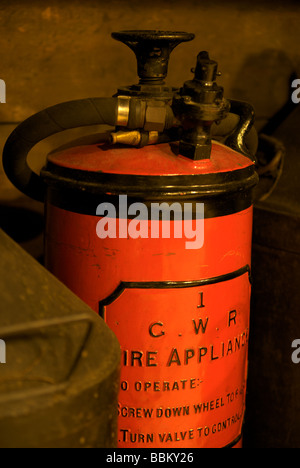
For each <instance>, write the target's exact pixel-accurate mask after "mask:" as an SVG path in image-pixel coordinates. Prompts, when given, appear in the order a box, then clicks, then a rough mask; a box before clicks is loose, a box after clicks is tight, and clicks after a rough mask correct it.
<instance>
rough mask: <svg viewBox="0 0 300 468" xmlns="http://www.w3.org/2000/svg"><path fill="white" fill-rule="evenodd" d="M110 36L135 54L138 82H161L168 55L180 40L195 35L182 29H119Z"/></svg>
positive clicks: (188, 38)
mask: <svg viewBox="0 0 300 468" xmlns="http://www.w3.org/2000/svg"><path fill="white" fill-rule="evenodd" d="M112 37H113V38H114V39H116V40H117V41H121V42H123V43H124V44H126V45H127V46H128V47H130V49H131V50H133V52H134V53H135V55H136V58H137V65H138V76H139V77H140V84H146V83H148V84H151V83H152V84H163V82H164V79H165V78H166V76H167V73H168V63H169V57H170V54H171V52H172V50H173V49H175V47H176V46H177V45H179V44H180V43H181V42H187V41H191V40H192V39H194V37H195V35H194V34H190V33H186V32H182V31H176V32H173V31H156V30H146V31H119V32H113V33H112Z"/></svg>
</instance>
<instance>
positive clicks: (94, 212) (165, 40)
mask: <svg viewBox="0 0 300 468" xmlns="http://www.w3.org/2000/svg"><path fill="white" fill-rule="evenodd" d="M112 36H113V37H114V38H115V39H117V40H119V41H122V42H124V43H125V44H127V45H128V46H129V47H130V48H131V49H132V50H133V51H134V52H135V54H136V56H137V61H138V75H139V77H140V81H139V83H138V84H135V85H132V86H128V87H124V88H120V89H119V90H118V92H117V94H116V95H115V96H114V97H112V98H94V99H85V100H79V101H73V102H67V103H63V104H59V105H57V106H54V107H51V108H48V109H46V110H44V111H42V112H40V113H38V114H36V115H34V116H33V117H31V118H29V119H28V120H26V121H25V122H24V123H22V124H21V125H20V126H19V127H17V128H16V130H14V131H13V133H12V134H11V135H10V137H9V138H8V140H7V142H6V145H5V148H4V152H3V164H4V168H5V171H6V174H7V175H8V177H9V178H10V180H11V181H12V182H13V183H14V184H15V186H16V187H18V188H19V189H20V190H22V191H23V192H24V193H25V194H27V195H29V196H30V197H32V198H35V199H37V200H40V201H44V200H45V203H46V213H47V216H46V217H47V225H46V239H45V250H46V252H45V257H46V266H47V268H48V269H49V270H50V271H51V272H53V273H54V274H55V275H56V276H57V277H58V278H59V279H60V280H61V281H62V282H64V283H65V284H66V285H67V286H68V287H69V288H70V289H71V290H73V291H74V292H75V293H76V294H77V295H78V296H80V297H81V298H82V299H83V300H84V301H85V302H86V303H87V304H89V305H90V306H91V307H92V308H93V309H94V310H95V312H97V313H99V314H100V315H101V316H102V317H103V318H104V319H105V321H106V322H107V324H108V325H109V327H110V328H111V329H112V330H113V331H114V332H115V334H116V336H117V338H118V339H119V342H120V345H121V350H122V358H121V381H120V393H119V403H118V413H119V420H118V424H119V428H118V441H119V447H125V448H134V447H136V448H137V447H139V448H141V447H142V448H143V447H167V448H168V447H173V448H182V447H186V448H189V447H200V448H202V447H203V448H205V447H213V448H218V447H239V446H240V445H241V438H242V426H243V420H244V414H245V393H246V378H247V349H248V339H249V303H250V290H251V285H250V277H251V270H250V264H251V235H252V191H253V188H254V186H255V185H256V184H257V174H256V171H255V161H254V156H253V153H254V152H255V136H254V133H255V132H254V131H253V127H252V124H253V118H254V113H253V109H252V107H251V106H250V105H249V104H246V103H241V102H237V101H233V100H227V99H225V98H224V96H223V88H222V87H220V86H219V85H218V84H217V83H216V77H217V75H218V71H217V67H218V65H217V62H215V61H213V60H211V59H210V58H209V55H208V53H207V52H200V54H199V55H198V57H197V63H196V67H195V69H194V70H192V71H193V73H194V78H193V79H192V80H189V81H186V82H185V83H184V85H183V86H182V87H181V88H180V89H177V88H172V87H169V86H167V85H166V84H165V81H164V80H165V77H166V75H167V68H168V59H169V55H170V52H171V51H172V50H173V49H174V48H175V47H176V46H177V45H178V44H179V43H180V42H184V41H190V40H192V39H193V38H194V35H193V34H188V33H184V32H163V31H122V32H118V33H113V34H112ZM95 124H106V125H111V126H113V127H115V128H114V130H112V131H111V132H107V133H104V134H101V135H96V136H93V144H88V143H87V141H86V139H84V140H83V141H80V142H77V143H75V145H74V144H73V145H69V146H67V147H65V148H63V149H59V150H57V151H54V152H52V153H51V154H50V155H48V159H47V163H46V166H45V167H44V169H43V170H42V171H41V174H40V175H37V174H34V173H33V172H32V171H31V170H30V168H29V167H28V164H27V154H28V152H29V150H30V149H31V148H32V147H33V146H34V145H35V144H36V143H37V142H38V141H40V140H42V139H43V138H45V137H47V136H49V135H52V134H54V133H57V132H61V131H62V130H65V129H68V128H74V127H79V126H83V125H95ZM213 137H214V138H213ZM89 141H90V140H89Z"/></svg>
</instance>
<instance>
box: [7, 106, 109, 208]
mask: <svg viewBox="0 0 300 468" xmlns="http://www.w3.org/2000/svg"><path fill="white" fill-rule="evenodd" d="M117 108H118V100H117V98H90V99H80V100H76V101H69V102H64V103H62V104H57V105H55V106H52V107H48V108H47V109H45V110H43V111H41V112H38V113H37V114H35V115H33V116H32V117H29V118H28V119H27V120H25V121H24V122H23V123H21V124H20V125H19V126H18V127H17V128H16V129H15V130H14V131H13V132H12V133H11V135H10V136H9V137H8V139H7V141H6V143H5V146H4V149H3V168H4V171H5V173H6V175H7V177H8V179H9V180H10V181H11V182H12V183H13V184H14V185H15V187H16V188H17V189H19V190H20V191H21V192H23V193H24V194H25V195H28V196H29V197H31V198H33V199H35V200H37V201H41V202H43V201H44V198H45V184H44V182H43V180H42V178H41V177H40V176H38V175H37V174H35V173H34V172H33V171H32V170H31V169H30V167H29V166H28V163H27V156H28V153H29V151H30V150H31V149H32V148H33V147H34V146H35V145H36V144H37V143H39V142H40V141H42V140H44V139H45V138H47V137H49V136H51V135H54V134H55V133H60V132H63V131H64V130H68V129H71V128H78V127H84V126H90V125H101V124H102V125H103V124H106V125H111V126H115V125H116V122H117Z"/></svg>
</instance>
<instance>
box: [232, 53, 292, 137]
mask: <svg viewBox="0 0 300 468" xmlns="http://www.w3.org/2000/svg"><path fill="white" fill-rule="evenodd" d="M296 69H297V67H296V64H294V63H293V62H292V60H291V59H290V58H289V56H288V55H287V54H286V52H285V51H283V50H277V49H265V50H263V51H262V52H260V53H258V54H252V55H248V56H247V57H246V58H245V60H244V63H243V65H242V67H241V68H240V70H239V72H238V74H237V75H236V77H235V78H234V80H233V83H232V87H231V89H230V90H229V92H228V94H229V95H232V96H233V97H234V98H235V99H240V100H244V101H248V102H251V103H252V105H253V106H254V108H255V112H256V127H257V130H261V129H262V128H263V127H264V126H265V125H266V123H267V121H268V119H269V118H270V117H272V116H274V115H275V114H277V113H278V112H279V111H280V110H281V109H282V108H283V107H284V108H285V107H286V106H290V107H291V108H293V107H294V105H293V102H292V100H291V95H292V88H291V82H292V81H293V80H294V79H295V78H296V77H297V72H296Z"/></svg>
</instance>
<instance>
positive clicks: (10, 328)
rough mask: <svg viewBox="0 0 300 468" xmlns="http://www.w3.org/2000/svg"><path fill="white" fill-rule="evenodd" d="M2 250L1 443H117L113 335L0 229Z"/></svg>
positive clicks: (71, 445) (116, 356)
mask: <svg viewBox="0 0 300 468" xmlns="http://www.w3.org/2000/svg"><path fill="white" fill-rule="evenodd" d="M0 255H1V263H0V279H1V281H0V298H1V308H0V343H1V347H0V447H1V448H19V447H21V448H81V447H82V448H87V447H91V448H101V447H104V448H111V447H115V446H116V444H117V441H116V436H117V431H116V420H117V397H118V390H119V362H120V346H119V343H118V341H117V339H116V337H115V335H114V334H113V333H112V332H111V331H110V329H109V328H108V327H107V325H106V324H105V323H104V321H103V320H102V319H101V318H100V317H98V316H97V315H96V314H95V313H94V312H93V311H91V310H90V309H89V307H88V306H87V305H86V304H84V303H83V302H82V301H81V300H80V299H78V298H77V297H76V296H75V295H74V294H73V293H71V292H70V291H69V290H68V289H67V288H66V287H65V286H64V285H62V284H61V283H60V282H59V281H58V280H57V279H56V278H54V277H53V276H52V275H51V274H50V273H49V272H48V271H46V270H45V269H44V268H43V267H42V266H41V265H40V264H39V263H38V262H36V261H35V260H34V259H33V258H32V257H31V256H30V255H28V254H27V253H26V252H25V251H23V250H22V249H21V248H20V247H19V246H18V245H17V244H15V242H14V241H12V240H11V239H10V238H9V237H8V236H7V235H6V234H4V233H3V231H1V230H0Z"/></svg>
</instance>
